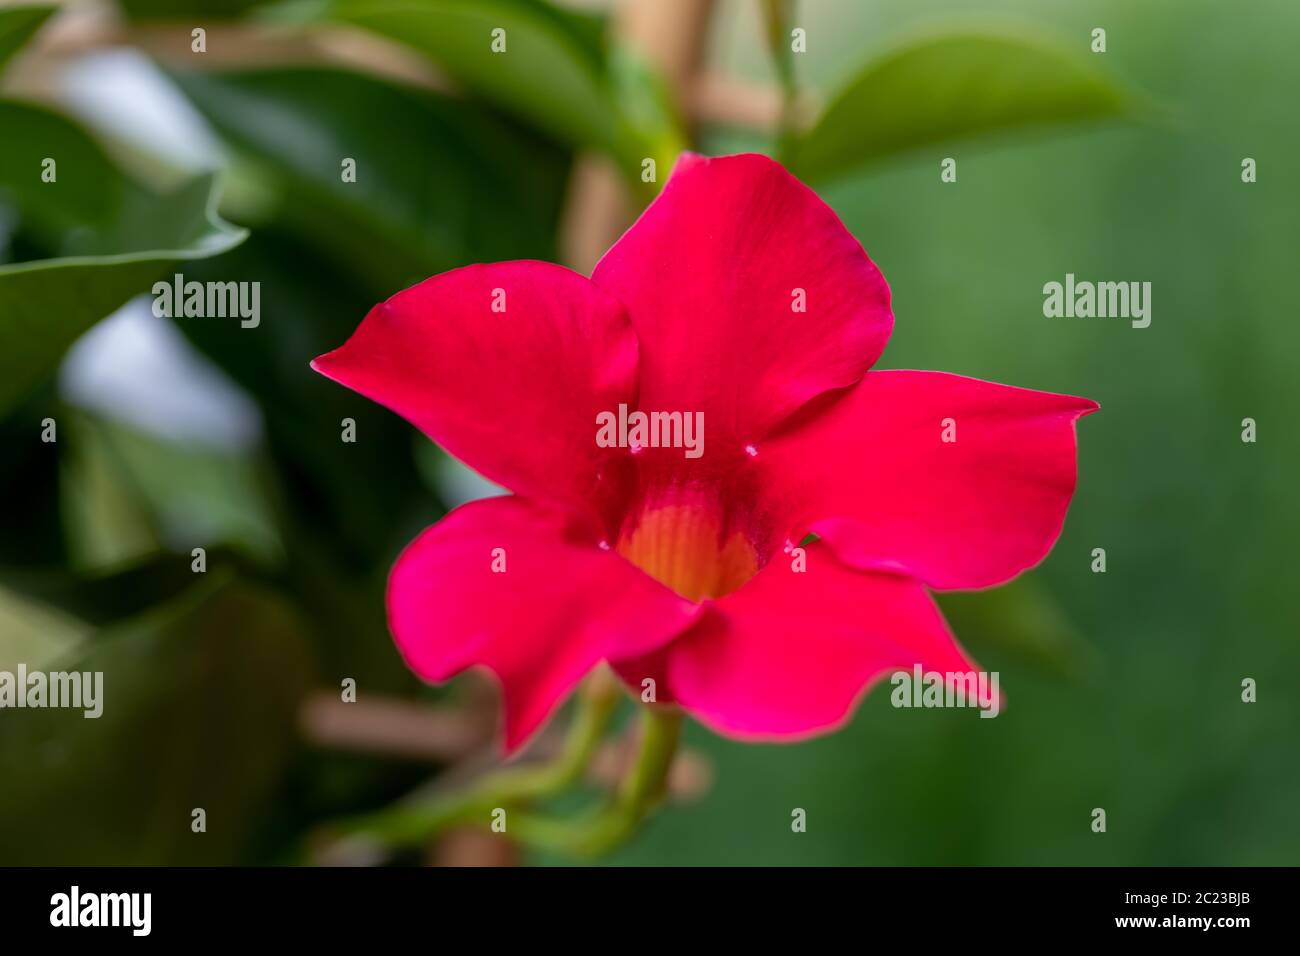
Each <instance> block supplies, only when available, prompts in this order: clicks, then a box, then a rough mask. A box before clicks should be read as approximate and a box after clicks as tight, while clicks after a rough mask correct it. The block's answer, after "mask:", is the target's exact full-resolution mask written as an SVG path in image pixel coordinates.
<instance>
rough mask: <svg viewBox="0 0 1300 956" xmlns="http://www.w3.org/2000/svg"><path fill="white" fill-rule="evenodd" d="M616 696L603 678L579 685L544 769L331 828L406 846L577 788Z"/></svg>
mask: <svg viewBox="0 0 1300 956" xmlns="http://www.w3.org/2000/svg"><path fill="white" fill-rule="evenodd" d="M618 700H619V692H618V689H617V687H616V685H615V684H614V682H613V679H612V678H611V677H610V676H609V675H608V674H604V673H599V674H595V675H593V677H592V678H591V679H590V680H589V681H588V683H587V684H586V685H584V687H583V689H582V693H581V695H580V696H579V700H578V711H577V713H576V714H575V716H574V719H573V723H572V725H571V726H570V728H569V733H568V735H567V737H566V738H565V742H564V747H563V749H562V751H561V753H560V756H559V757H558V758H556V759H555V760H554V761H551V762H549V763H545V764H540V765H534V766H517V767H506V768H504V769H502V770H499V771H496V772H495V773H492V774H489V775H487V776H485V777H484V778H483V779H482V780H480V781H478V782H476V783H474V784H473V785H471V786H470V787H469V788H467V789H466V790H463V791H460V792H457V793H452V794H447V795H446V796H442V797H437V798H434V799H431V800H429V799H425V800H420V801H418V802H414V801H413V802H409V803H399V804H397V805H395V806H392V807H388V808H386V809H384V810H381V811H379V812H377V813H373V814H369V815H367V816H363V817H357V818H354V819H352V820H345V821H343V822H341V823H339V824H337V825H336V830H337V832H338V833H340V834H341V835H342V836H343V837H344V839H355V840H360V841H365V842H367V843H379V844H380V845H382V846H387V847H392V848H396V847H402V846H412V845H416V844H419V843H423V842H425V841H426V840H428V839H429V838H430V837H432V836H434V835H435V834H437V833H439V832H440V831H442V830H444V829H447V828H448V827H453V826H457V825H460V824H472V823H482V824H484V825H486V824H488V823H489V822H490V820H491V814H492V811H493V810H495V809H497V808H498V807H503V808H504V807H508V806H511V805H518V804H522V803H528V802H530V801H532V800H536V799H539V798H541V797H545V796H549V795H551V794H554V793H558V792H560V791H561V790H564V789H567V788H568V787H570V786H572V785H573V784H575V783H577V782H578V781H579V780H580V779H581V778H582V775H583V772H584V771H585V770H586V768H587V765H588V764H589V763H590V762H591V758H592V755H593V754H594V753H595V751H596V748H597V746H599V744H600V739H601V736H602V735H603V733H604V731H605V728H606V727H607V726H608V724H609V720H610V717H611V716H612V715H613V712H614V709H615V707H616V706H617V704H618Z"/></svg>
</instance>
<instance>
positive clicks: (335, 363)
mask: <svg viewBox="0 0 1300 956" xmlns="http://www.w3.org/2000/svg"><path fill="white" fill-rule="evenodd" d="M312 367H313V368H315V369H316V370H317V371H318V372H320V373H322V374H323V375H326V376H328V377H329V378H332V379H334V380H335V381H337V382H340V383H342V384H343V385H346V386H348V387H349V388H351V389H354V390H356V391H358V392H360V393H361V394H362V395H365V396H367V397H369V398H372V399H374V400H375V401H377V402H379V403H380V404H382V405H385V406H387V407H388V408H391V409H392V410H393V411H395V412H397V413H398V414H399V415H401V416H403V417H404V418H406V419H407V420H408V421H410V422H411V423H412V424H414V425H415V426H416V427H418V428H419V429H421V430H422V431H423V432H424V433H425V434H427V435H428V436H429V437H430V438H432V439H433V440H434V441H436V442H437V443H438V444H440V445H442V446H443V447H444V448H445V449H447V451H448V452H450V453H451V454H452V455H455V456H456V457H457V458H459V459H461V460H462V461H464V462H465V463H466V464H468V465H470V466H471V467H472V468H475V469H476V470H478V471H479V472H481V473H482V474H483V475H485V476H486V477H488V478H490V479H492V480H493V481H496V482H498V483H499V484H502V485H505V486H506V487H507V488H510V489H511V490H513V491H517V492H519V493H520V494H525V495H528V496H529V497H530V498H534V499H537V500H541V501H552V502H559V503H563V504H565V505H567V506H570V507H578V508H582V509H586V510H590V509H591V508H592V505H593V501H595V500H598V499H601V498H603V497H604V496H605V488H603V487H602V482H608V481H610V480H611V477H610V475H608V474H606V473H605V465H606V463H607V462H608V461H609V460H610V457H611V456H610V452H609V450H608V449H601V448H598V447H597V445H596V416H597V414H598V413H599V412H602V411H609V410H612V409H616V408H617V407H618V405H619V403H621V402H630V403H635V401H636V382H637V342H636V335H635V333H634V332H633V331H632V328H631V326H630V325H629V324H628V322H627V318H626V316H625V313H624V312H623V309H622V307H621V306H620V305H619V304H618V303H617V302H616V301H614V299H613V298H611V297H610V296H609V294H608V293H606V292H603V291H601V290H600V289H598V288H597V287H596V286H594V285H593V284H592V283H591V282H590V280H588V279H586V278H584V277H583V276H580V275H578V274H577V273H576V272H572V271H570V270H568V269H564V268H562V267H560V266H556V265H551V264H549V263H545V262H503V263H498V264H496V265H484V266H467V267H465V268H463V269H456V270H453V271H451V272H446V273H443V274H442V275H437V276H434V277H433V278H431V279H426V280H425V281H423V282H421V283H419V284H418V285H415V286H412V287H411V288H409V289H406V290H404V291H402V292H399V293H397V295H395V296H393V297H392V298H390V299H389V300H388V301H386V302H384V303H382V304H380V305H377V306H375V308H374V309H372V310H371V312H370V314H369V315H367V316H366V318H365V321H363V322H362V323H361V326H360V327H359V328H358V329H357V330H356V332H355V333H353V335H352V337H351V338H350V339H348V341H347V343H346V344H344V345H343V346H342V347H341V348H338V349H336V350H334V351H333V352H330V353H328V354H326V355H322V356H321V357H320V358H318V359H316V361H315V362H313V363H312Z"/></svg>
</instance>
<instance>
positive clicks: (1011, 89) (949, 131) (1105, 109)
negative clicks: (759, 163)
mask: <svg viewBox="0 0 1300 956" xmlns="http://www.w3.org/2000/svg"><path fill="white" fill-rule="evenodd" d="M1086 58H1087V54H1086V53H1084V52H1074V51H1071V50H1068V49H1061V48H1059V47H1058V46H1056V45H1054V44H1052V43H1049V42H1045V41H1043V40H1042V39H1040V38H1036V37H1030V36H1017V35H1013V34H1008V33H993V32H988V33H980V32H974V31H971V32H958V33H947V34H941V35H936V36H931V37H928V38H926V39H922V40H917V41H913V42H910V43H907V44H906V45H904V46H901V47H899V48H897V49H895V50H894V51H893V52H891V53H888V54H886V55H884V56H882V57H880V58H879V59H875V60H872V61H871V62H869V63H868V64H867V65H866V66H865V67H863V68H862V69H861V70H859V71H858V72H857V73H856V74H855V75H854V76H853V77H852V78H851V79H850V80H849V81H848V82H847V83H846V84H845V85H844V86H843V87H841V88H840V90H839V91H838V92H836V93H835V94H833V95H832V97H831V100H830V102H829V103H828V104H827V106H826V108H825V110H824V111H823V112H822V115H821V116H820V118H819V119H818V120H817V122H816V123H815V124H814V125H813V127H812V128H811V129H810V130H808V131H807V132H805V133H803V134H802V135H799V136H796V137H794V138H793V139H792V140H791V141H790V142H789V143H788V152H787V155H786V156H785V157H784V158H785V160H786V163H787V165H789V166H790V167H791V168H792V169H793V170H794V171H795V172H796V173H797V174H798V175H800V176H801V177H803V178H805V179H825V178H827V177H830V176H834V175H839V174H843V173H847V172H849V171H851V170H853V169H854V168H856V167H859V166H862V165H865V164H867V163H874V162H879V161H881V160H884V159H890V158H893V157H895V156H897V155H898V154H900V153H905V152H908V151H910V150H915V149H920V148H923V147H927V146H934V145H936V144H939V143H945V142H948V141H951V140H958V139H964V138H967V137H972V136H981V135H985V134H988V133H996V132H1003V131H1007V130H1013V129H1019V128H1024V127H1030V126H1035V125H1039V124H1046V123H1071V122H1082V121H1088V120H1102V119H1108V118H1112V117H1118V116H1123V115H1125V114H1128V113H1132V112H1133V111H1134V110H1135V103H1134V100H1133V98H1132V97H1131V96H1130V94H1129V93H1127V92H1126V91H1125V89H1124V88H1123V87H1121V86H1120V84H1119V83H1118V82H1117V81H1116V80H1115V79H1114V78H1112V77H1110V76H1108V75H1107V74H1106V73H1104V72H1102V71H1101V70H1099V69H1097V68H1096V67H1094V66H1093V65H1092V64H1091V63H1089V62H1088V61H1087V59H1086Z"/></svg>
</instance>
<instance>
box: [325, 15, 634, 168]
mask: <svg viewBox="0 0 1300 956" xmlns="http://www.w3.org/2000/svg"><path fill="white" fill-rule="evenodd" d="M333 16H334V18H335V19H338V20H342V21H345V22H348V23H354V24H356V25H358V26H361V27H365V28H366V29H368V30H372V31H374V32H375V33H379V34H382V35H384V36H386V37H389V38H390V39H393V40H396V41H398V42H399V43H403V44H405V45H407V46H409V47H412V48H413V49H415V50H416V51H418V52H419V53H421V54H423V55H424V56H426V57H428V58H429V59H430V60H432V61H433V62H434V63H435V64H436V65H437V66H438V67H440V68H441V69H443V70H445V71H446V72H447V73H448V74H449V75H450V76H452V77H453V78H454V79H456V80H458V81H459V82H461V83H463V84H464V85H465V86H467V87H468V88H469V89H471V90H472V91H473V92H475V93H477V94H479V95H481V96H483V97H484V98H485V99H488V100H491V101H492V102H494V103H496V104H498V105H499V106H501V107H503V108H504V109H507V110H510V111H511V112H513V113H515V114H516V115H518V116H519V117H520V118H522V119H524V120H525V121H527V122H530V123H534V124H536V125H537V126H538V127H539V128H540V129H543V130H545V131H547V132H549V133H551V134H552V135H554V136H557V137H559V138H560V139H561V140H563V141H565V142H568V143H571V144H574V145H578V146H592V147H597V148H600V149H604V150H605V151H607V152H610V153H612V154H614V155H616V156H620V157H623V158H625V159H630V158H635V157H636V156H637V155H639V148H638V147H637V146H635V145H634V143H635V142H636V138H635V137H634V136H633V135H632V134H631V133H630V131H629V130H628V128H627V127H626V125H625V124H624V123H623V121H622V120H621V118H620V115H619V109H618V104H617V102H616V100H615V97H614V94H613V91H612V89H611V87H610V83H609V78H608V75H607V72H606V70H605V66H604V63H603V59H602V55H601V51H600V50H599V48H597V47H595V46H594V45H593V44H592V43H591V42H590V40H591V37H590V33H589V30H588V29H587V28H586V27H584V26H583V25H582V21H580V20H577V19H575V18H572V17H569V16H567V15H565V14H563V13H562V12H561V11H558V10H556V9H555V8H554V7H553V6H551V5H550V4H548V3H544V2H542V0H380V2H369V0H343V2H341V3H339V4H338V5H337V6H336V7H335V8H334V11H333ZM498 29H500V30H504V31H505V39H504V42H505V51H504V52H500V53H497V52H493V50H492V44H493V31H494V30H498Z"/></svg>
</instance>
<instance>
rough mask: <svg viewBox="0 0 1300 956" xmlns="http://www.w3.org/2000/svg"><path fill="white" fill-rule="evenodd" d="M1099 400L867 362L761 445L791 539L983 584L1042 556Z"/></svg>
mask: <svg viewBox="0 0 1300 956" xmlns="http://www.w3.org/2000/svg"><path fill="white" fill-rule="evenodd" d="M1097 408H1098V406H1097V403H1096V402H1092V401H1089V400H1088V399H1085V398H1075V397H1073V396H1070V395H1056V394H1053V393H1051V392H1038V391H1033V390H1031V389H1026V388H1013V387H1011V386H1008V385H996V384H994V383H992V382H984V381H980V380H979V379H974V378H966V377H964V376H961V375H949V374H946V373H944V372H914V371H878V372H871V373H869V374H868V375H867V376H866V377H865V378H864V379H863V380H862V382H861V383H860V384H858V385H857V386H855V387H854V388H853V389H851V390H850V391H849V392H848V393H847V394H845V395H843V396H841V397H839V398H838V399H836V400H835V401H833V402H831V403H829V404H828V405H827V406H826V407H825V408H823V409H819V410H817V413H816V414H810V415H809V416H808V418H807V420H806V421H803V422H801V423H798V424H796V425H792V427H791V428H790V429H789V431H788V432H787V433H786V434H784V435H782V436H780V437H778V438H776V439H774V440H773V441H771V442H770V443H768V444H767V445H766V446H763V447H761V448H760V449H759V452H758V462H759V464H760V466H761V467H762V469H763V471H764V475H763V478H762V481H763V482H764V484H765V486H766V487H767V489H768V491H769V493H771V494H773V495H774V497H775V499H776V500H777V505H776V506H775V507H776V508H777V509H778V510H780V511H782V512H783V514H784V515H785V522H786V526H787V528H788V529H789V533H790V534H791V536H793V537H794V540H799V537H800V536H802V535H803V534H804V533H805V532H813V533H815V534H817V535H818V536H819V537H821V538H822V539H823V540H825V541H826V543H827V544H829V545H830V546H831V547H832V548H833V549H834V550H835V553H836V554H837V555H838V556H839V558H840V559H841V560H842V561H845V562H846V563H848V564H850V565H853V566H854V567H858V568H870V569H877V570H892V571H899V572H902V573H904V574H908V575H911V576H914V577H917V578H919V579H920V580H922V581H924V582H925V583H926V584H928V585H929V586H930V587H933V588H938V589H945V588H983V587H990V586H992V585H995V584H1000V583H1002V582H1004V581H1006V580H1008V579H1009V578H1012V577H1014V576H1015V575H1016V574H1018V573H1019V572H1021V571H1023V570H1025V569H1026V568H1029V567H1032V566H1033V565H1035V564H1037V563H1038V562H1039V561H1041V560H1042V559H1043V558H1044V557H1045V556H1046V555H1047V553H1048V551H1050V550H1051V547H1052V545H1053V544H1054V543H1055V542H1056V539H1057V537H1058V536H1059V535H1060V532H1061V526H1062V524H1063V523H1064V521H1065V513H1066V509H1067V508H1068V507H1069V504H1070V498H1071V497H1072V496H1073V494H1074V487H1075V479H1076V471H1077V467H1076V442H1075V422H1076V421H1077V420H1078V419H1079V418H1080V417H1081V416H1083V415H1087V414H1089V413H1090V412H1094V411H1096V410H1097Z"/></svg>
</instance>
